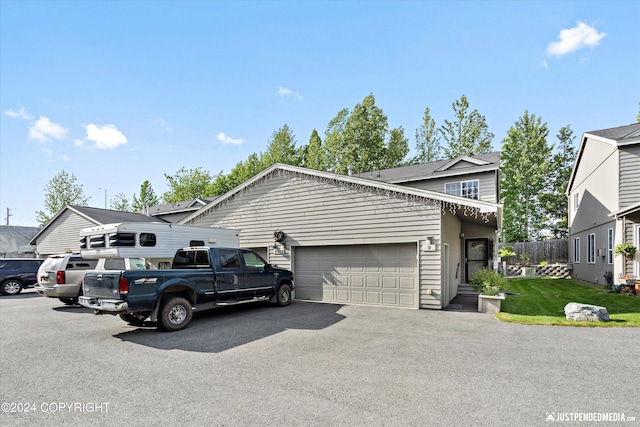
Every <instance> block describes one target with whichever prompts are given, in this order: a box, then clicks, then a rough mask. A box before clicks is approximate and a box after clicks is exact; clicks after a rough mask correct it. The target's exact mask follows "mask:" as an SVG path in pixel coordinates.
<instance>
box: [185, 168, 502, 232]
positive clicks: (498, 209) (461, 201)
mask: <svg viewBox="0 0 640 427" xmlns="http://www.w3.org/2000/svg"><path fill="white" fill-rule="evenodd" d="M281 171H282V172H285V173H286V172H289V173H293V174H299V175H303V176H309V177H313V178H318V179H322V180H327V181H335V182H343V183H348V184H350V185H354V186H357V185H360V186H362V187H368V188H372V189H376V190H383V191H388V192H394V193H398V194H405V195H408V196H413V197H418V198H422V199H426V200H432V201H436V202H442V203H443V205H445V204H449V205H451V206H452V207H466V208H471V209H472V210H474V209H475V210H476V212H481V213H494V214H495V215H496V218H497V222H498V224H499V227H501V224H502V205H500V204H497V203H490V202H484V201H480V200H474V199H469V198H466V197H460V196H452V195H450V194H445V193H440V192H436V191H429V190H422V189H418V188H414V187H408V186H402V185H397V184H392V183H388V182H385V181H374V180H371V179H366V178H362V177H359V176H349V175H340V174H335V173H331V172H322V171H317V170H313V169H307V168H303V167H300V166H291V165H285V164H281V163H275V164H273V165H271V166H270V167H268V168H267V169H265V170H263V171H262V172H260V173H259V174H257V175H255V176H254V177H253V178H251V179H249V180H247V181H245V182H244V183H243V184H241V185H239V186H237V187H235V188H234V189H233V190H231V191H229V192H227V193H226V194H224V195H222V196H220V197H218V198H216V199H215V200H214V201H212V202H211V203H209V204H208V205H206V206H203V207H202V208H201V209H199V210H198V211H196V212H194V213H192V214H191V215H189V216H187V217H185V218H183V219H182V220H180V221H179V222H178V224H185V223H187V222H189V221H191V220H192V219H194V218H196V217H198V216H199V215H201V214H202V213H205V212H206V211H208V210H209V209H211V208H212V207H213V206H215V205H217V204H219V203H224V202H225V201H226V200H228V199H230V198H231V197H233V196H234V195H235V194H238V193H241V192H242V191H244V190H245V189H247V188H249V187H251V186H253V185H254V184H256V183H257V182H260V181H261V180H263V179H264V178H265V177H266V176H268V175H270V174H274V173H278V172H281ZM466 208H465V211H466ZM454 210H455V209H454Z"/></svg>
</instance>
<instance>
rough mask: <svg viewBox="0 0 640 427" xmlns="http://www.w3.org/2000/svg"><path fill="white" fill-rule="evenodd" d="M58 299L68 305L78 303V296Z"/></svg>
mask: <svg viewBox="0 0 640 427" xmlns="http://www.w3.org/2000/svg"><path fill="white" fill-rule="evenodd" d="M58 299H59V300H60V301H62V302H63V303H65V304H66V305H76V304H77V303H78V298H66V297H60V298H58Z"/></svg>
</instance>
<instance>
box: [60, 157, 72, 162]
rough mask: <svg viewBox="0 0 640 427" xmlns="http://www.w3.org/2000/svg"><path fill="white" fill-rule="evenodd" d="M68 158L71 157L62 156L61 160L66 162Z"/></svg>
mask: <svg viewBox="0 0 640 427" xmlns="http://www.w3.org/2000/svg"><path fill="white" fill-rule="evenodd" d="M69 160H71V158H69V156H62V161H63V162H68V161H69Z"/></svg>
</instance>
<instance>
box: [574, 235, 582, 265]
mask: <svg viewBox="0 0 640 427" xmlns="http://www.w3.org/2000/svg"><path fill="white" fill-rule="evenodd" d="M573 262H575V263H576V264H579V263H580V238H579V237H576V238H575V239H573Z"/></svg>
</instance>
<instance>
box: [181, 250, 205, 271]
mask: <svg viewBox="0 0 640 427" xmlns="http://www.w3.org/2000/svg"><path fill="white" fill-rule="evenodd" d="M210 266H211V264H210V263H209V251H184V250H180V251H178V252H176V256H175V257H174V258H173V268H204V267H210Z"/></svg>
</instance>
